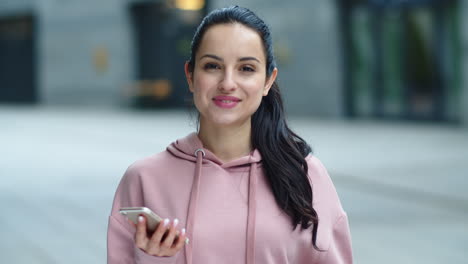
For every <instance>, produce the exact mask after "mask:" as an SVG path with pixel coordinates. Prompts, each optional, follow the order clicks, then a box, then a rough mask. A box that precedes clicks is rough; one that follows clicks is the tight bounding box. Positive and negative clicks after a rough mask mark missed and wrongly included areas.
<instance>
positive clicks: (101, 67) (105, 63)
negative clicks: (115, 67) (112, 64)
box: [93, 47, 109, 73]
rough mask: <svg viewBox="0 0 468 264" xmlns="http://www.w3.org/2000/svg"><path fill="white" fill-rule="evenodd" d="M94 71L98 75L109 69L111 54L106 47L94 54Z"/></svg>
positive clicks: (99, 48)
mask: <svg viewBox="0 0 468 264" xmlns="http://www.w3.org/2000/svg"><path fill="white" fill-rule="evenodd" d="M93 62H94V69H95V70H96V72H98V73H104V72H106V71H107V69H108V68H109V54H108V51H107V48H106V47H98V48H96V49H95V50H94V54H93Z"/></svg>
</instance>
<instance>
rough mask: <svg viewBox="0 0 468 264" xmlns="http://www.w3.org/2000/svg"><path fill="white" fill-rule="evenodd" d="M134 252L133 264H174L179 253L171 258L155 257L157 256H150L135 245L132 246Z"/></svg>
mask: <svg viewBox="0 0 468 264" xmlns="http://www.w3.org/2000/svg"><path fill="white" fill-rule="evenodd" d="M134 250H135V263H137V264H145V263H154V264H170V263H176V260H177V256H178V255H179V252H177V253H176V254H175V255H174V256H172V257H157V256H152V255H149V254H147V253H146V252H144V251H143V250H141V249H140V248H138V247H137V246H136V245H135V246H134Z"/></svg>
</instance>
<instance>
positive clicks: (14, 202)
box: [0, 105, 468, 264]
mask: <svg viewBox="0 0 468 264" xmlns="http://www.w3.org/2000/svg"><path fill="white" fill-rule="evenodd" d="M193 116H194V115H193ZM194 124H195V119H194V117H190V114H189V113H188V111H168V110H165V111H136V110H128V109H127V110H125V109H104V108H103V109H98V108H64V107H31V106H28V107H24V106H23V107H20V106H7V105H0V179H1V181H0V203H1V205H2V206H3V208H4V210H3V212H2V214H0V234H1V237H0V256H1V257H0V259H1V262H2V263H17V264H23V263H47V264H54V263H70V264H74V263H105V261H106V231H107V219H108V218H107V217H108V214H109V211H110V206H111V204H112V198H113V194H114V191H115V188H116V187H117V184H118V182H119V180H120V178H121V176H122V174H123V173H124V171H125V169H126V168H127V167H128V165H129V164H131V163H132V162H133V161H135V160H137V159H139V158H142V157H145V156H148V155H151V154H153V153H156V152H160V151H162V150H164V149H165V147H166V146H167V145H168V143H170V142H172V141H173V140H174V139H177V138H179V137H183V136H185V135H186V134H188V133H189V132H191V131H194V130H195V125H194ZM290 125H291V126H292V128H293V129H294V130H295V131H296V132H297V133H298V134H299V135H301V136H303V137H304V139H306V140H307V141H308V142H309V143H310V144H311V146H312V147H313V149H314V153H315V155H316V156H317V157H318V158H319V159H321V160H322V162H323V163H324V164H325V166H326V167H327V169H328V170H329V173H330V175H331V177H332V179H333V181H334V183H335V185H336V188H337V190H338V193H339V195H340V197H341V200H342V203H343V206H344V208H345V210H346V211H347V213H348V215H349V221H350V226H351V233H352V238H353V250H354V258H355V263H359V264H361V263H362V264H370V263H381V264H387V263H392V264H393V263H410V264H412V263H425V264H433V263H434V264H435V263H468V261H467V260H466V258H467V257H468V192H467V191H466V189H467V187H468V128H466V127H465V128H462V127H457V126H455V125H443V124H428V123H416V124H415V123H408V122H383V121H369V120H359V121H346V120H326V119H319V118H313V117H291V118H290Z"/></svg>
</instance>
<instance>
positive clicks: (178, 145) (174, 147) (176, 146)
mask: <svg viewBox="0 0 468 264" xmlns="http://www.w3.org/2000/svg"><path fill="white" fill-rule="evenodd" d="M198 149H202V150H203V152H204V153H205V155H204V156H203V164H206V163H209V162H213V163H215V164H217V165H219V166H221V167H222V168H224V169H227V168H230V167H237V166H244V165H249V164H251V163H258V162H260V161H261V160H262V157H261V155H260V152H259V151H258V150H257V149H255V150H254V151H253V152H252V153H251V154H250V155H248V156H244V157H241V158H238V159H235V160H232V161H229V162H223V161H221V160H220V159H219V158H218V157H216V156H215V155H214V154H213V153H212V152H211V151H209V150H207V149H205V148H204V147H203V143H202V142H201V141H200V139H199V138H198V135H197V133H195V132H193V133H191V134H189V135H188V136H186V137H184V138H181V139H178V140H176V141H175V142H173V143H172V144H170V145H169V146H168V147H167V151H169V152H170V153H172V155H174V156H176V157H178V158H181V159H185V160H189V161H193V162H196V161H197V156H196V154H195V151H196V150H198Z"/></svg>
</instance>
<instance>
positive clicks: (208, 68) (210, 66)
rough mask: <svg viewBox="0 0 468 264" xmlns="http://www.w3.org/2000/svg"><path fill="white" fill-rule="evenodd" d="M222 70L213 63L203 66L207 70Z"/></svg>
mask: <svg viewBox="0 0 468 264" xmlns="http://www.w3.org/2000/svg"><path fill="white" fill-rule="evenodd" d="M220 68H221V67H219V65H218V64H216V63H212V62H208V63H207V64H205V65H204V66H203V69H205V70H215V69H220Z"/></svg>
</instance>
